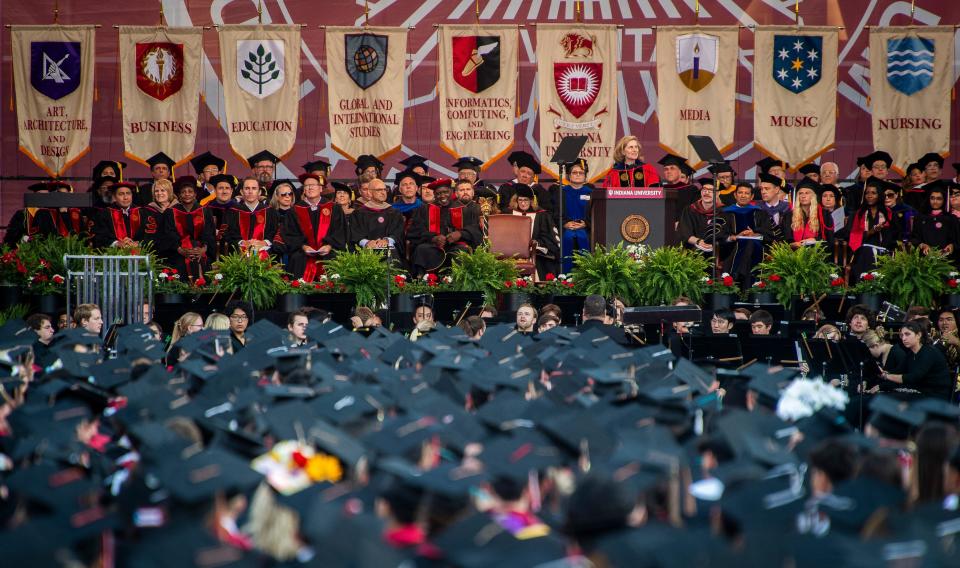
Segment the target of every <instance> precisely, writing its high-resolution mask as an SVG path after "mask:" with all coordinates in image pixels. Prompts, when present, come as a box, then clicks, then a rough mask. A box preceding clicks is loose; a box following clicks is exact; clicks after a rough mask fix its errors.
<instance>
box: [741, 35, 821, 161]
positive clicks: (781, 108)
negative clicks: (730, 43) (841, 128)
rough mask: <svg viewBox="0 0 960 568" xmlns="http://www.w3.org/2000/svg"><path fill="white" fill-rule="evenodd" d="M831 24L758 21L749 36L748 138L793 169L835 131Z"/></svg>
mask: <svg viewBox="0 0 960 568" xmlns="http://www.w3.org/2000/svg"><path fill="white" fill-rule="evenodd" d="M838 42H839V35H838V31H837V28H836V27H827V26H824V27H816V26H802V27H797V26H763V27H759V28H757V30H756V34H755V36H754V46H755V61H756V63H755V65H754V68H753V100H754V112H753V136H754V139H753V143H754V145H755V146H757V148H759V149H760V150H761V151H762V152H764V153H765V154H768V155H770V156H773V157H775V158H779V159H781V160H784V161H786V162H789V163H790V167H791V168H794V169H796V168H798V167H800V166H802V165H803V164H805V163H808V162H812V161H813V160H815V159H816V158H817V157H818V156H819V155H820V154H823V153H824V152H826V151H827V150H829V149H830V148H832V147H833V143H834V141H835V140H836V134H837V61H838V60H837V44H838Z"/></svg>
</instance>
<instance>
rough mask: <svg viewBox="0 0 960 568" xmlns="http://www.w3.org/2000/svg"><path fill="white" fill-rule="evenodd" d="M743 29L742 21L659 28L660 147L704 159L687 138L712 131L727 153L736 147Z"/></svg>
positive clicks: (691, 158) (692, 159)
mask: <svg viewBox="0 0 960 568" xmlns="http://www.w3.org/2000/svg"><path fill="white" fill-rule="evenodd" d="M739 35H740V29H739V28H738V27H737V26H659V27H658V28H657V117H658V122H659V123H660V146H661V147H662V148H663V149H664V150H666V151H667V152H670V153H671V154H676V155H678V156H683V157H684V158H687V159H688V160H689V161H690V163H691V164H699V162H700V160H699V158H698V156H697V153H696V152H694V150H693V147H692V146H691V145H690V142H689V141H688V140H687V136H688V135H690V134H699V135H703V136H709V137H710V138H712V139H713V141H714V142H715V143H716V145H717V147H718V148H720V151H721V152H726V151H727V150H728V149H730V148H731V147H732V146H733V132H734V122H735V119H736V95H737V75H736V73H728V72H726V71H721V70H728V69H736V67H737V49H738V39H739Z"/></svg>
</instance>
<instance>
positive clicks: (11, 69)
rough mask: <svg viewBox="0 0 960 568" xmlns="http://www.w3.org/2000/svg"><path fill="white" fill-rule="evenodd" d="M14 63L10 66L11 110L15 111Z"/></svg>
mask: <svg viewBox="0 0 960 568" xmlns="http://www.w3.org/2000/svg"><path fill="white" fill-rule="evenodd" d="M14 92H15V91H14V87H13V65H11V66H10V112H13V93H14Z"/></svg>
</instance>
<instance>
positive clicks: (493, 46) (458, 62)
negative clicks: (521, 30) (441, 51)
mask: <svg viewBox="0 0 960 568" xmlns="http://www.w3.org/2000/svg"><path fill="white" fill-rule="evenodd" d="M450 51H451V52H452V53H453V80H454V81H456V82H457V84H458V85H460V86H461V87H463V88H464V89H466V90H468V91H470V92H471V93H479V92H481V91H483V90H485V89H488V88H489V87H492V86H493V85H494V84H495V83H496V82H497V81H499V80H500V36H460V37H455V38H453V45H452V49H451V50H450Z"/></svg>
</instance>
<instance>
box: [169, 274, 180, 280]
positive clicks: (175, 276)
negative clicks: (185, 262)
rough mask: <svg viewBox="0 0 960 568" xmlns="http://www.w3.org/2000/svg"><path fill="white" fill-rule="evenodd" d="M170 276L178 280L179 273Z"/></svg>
mask: <svg viewBox="0 0 960 568" xmlns="http://www.w3.org/2000/svg"><path fill="white" fill-rule="evenodd" d="M170 278H173V279H174V280H180V275H179V274H174V275H173V276H171V277H170Z"/></svg>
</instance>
